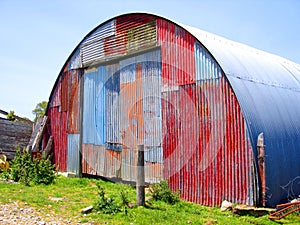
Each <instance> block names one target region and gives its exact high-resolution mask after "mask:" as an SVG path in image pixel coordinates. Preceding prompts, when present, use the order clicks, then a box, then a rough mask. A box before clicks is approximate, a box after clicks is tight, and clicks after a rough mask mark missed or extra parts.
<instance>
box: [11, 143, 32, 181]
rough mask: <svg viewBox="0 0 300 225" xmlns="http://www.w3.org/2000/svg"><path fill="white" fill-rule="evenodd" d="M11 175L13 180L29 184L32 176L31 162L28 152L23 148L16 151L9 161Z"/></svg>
mask: <svg viewBox="0 0 300 225" xmlns="http://www.w3.org/2000/svg"><path fill="white" fill-rule="evenodd" d="M11 176H12V179H13V181H16V182H19V181H20V182H21V183H23V184H25V185H26V186H29V184H30V181H31V180H32V178H33V162H32V160H31V156H30V154H29V153H28V152H27V151H26V150H25V149H24V150H23V152H21V151H20V150H19V149H18V150H17V151H16V156H15V158H14V159H13V160H12V162H11Z"/></svg>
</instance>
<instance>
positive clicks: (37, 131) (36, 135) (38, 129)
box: [26, 116, 48, 152]
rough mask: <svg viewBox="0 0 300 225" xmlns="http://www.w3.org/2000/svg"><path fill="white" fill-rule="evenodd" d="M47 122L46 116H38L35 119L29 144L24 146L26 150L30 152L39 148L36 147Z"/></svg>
mask: <svg viewBox="0 0 300 225" xmlns="http://www.w3.org/2000/svg"><path fill="white" fill-rule="evenodd" d="M47 122H48V116H44V117H40V118H39V119H38V120H37V123H36V124H35V126H34V130H33V132H32V135H31V138H30V141H29V144H28V145H27V148H26V150H27V151H29V152H31V151H38V150H39V149H38V148H39V145H40V142H41V140H42V137H43V134H44V132H45V129H46V124H47Z"/></svg>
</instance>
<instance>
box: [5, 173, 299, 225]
mask: <svg viewBox="0 0 300 225" xmlns="http://www.w3.org/2000/svg"><path fill="white" fill-rule="evenodd" d="M96 182H99V183H100V184H101V186H102V187H104V189H105V193H106V195H107V196H109V197H111V198H114V199H115V201H116V202H117V203H119V202H120V201H121V198H120V193H121V190H123V191H125V192H126V193H127V196H128V198H129V200H130V202H135V198H136V193H135V189H134V188H133V187H131V186H128V185H124V184H119V183H118V184H114V183H111V182H105V181H102V180H95V179H88V178H81V179H79V178H65V177H59V178H58V179H57V180H56V182H55V183H54V184H51V185H48V186H46V185H34V186H30V187H26V186H24V185H22V184H2V183H0V203H1V204H6V203H12V202H18V204H19V205H20V206H22V205H25V204H26V205H28V206H31V207H34V208H36V209H37V210H38V209H39V210H40V212H41V215H43V214H44V215H45V214H50V215H52V214H53V213H55V215H56V216H57V217H60V218H65V219H67V218H72V221H77V222H82V223H83V222H95V223H104V222H106V223H108V224H130V223H133V224H147V225H148V224H172V225H175V224H207V225H208V224H230V225H235V224H249V225H250V224H266V225H267V224H270V225H271V224H279V223H284V224H297V223H299V222H300V220H299V215H298V214H296V213H294V214H292V215H290V216H288V217H286V218H285V219H282V220H280V221H279V222H274V221H270V220H269V219H268V218H267V216H263V217H257V218H256V217H252V216H240V217H237V216H235V215H233V214H232V212H228V211H227V212H220V209H219V208H218V207H205V206H201V205H197V204H193V203H189V202H183V201H180V202H179V203H177V204H175V205H168V204H166V203H164V202H160V201H154V200H150V201H148V202H147V204H146V207H134V208H132V209H129V210H128V213H127V215H126V214H125V213H124V212H120V213H117V214H115V215H107V214H102V213H101V212H94V211H93V212H92V213H90V214H87V215H82V214H81V209H83V208H85V207H87V206H90V205H93V203H94V201H95V200H96V198H97V190H98V189H97V186H96ZM50 198H52V199H53V198H62V199H61V200H58V201H53V200H51V199H50Z"/></svg>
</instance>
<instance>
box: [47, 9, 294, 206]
mask: <svg viewBox="0 0 300 225" xmlns="http://www.w3.org/2000/svg"><path fill="white" fill-rule="evenodd" d="M184 28H185V29H186V30H185V29H184ZM191 34H193V35H194V36H193V35H191ZM196 38H197V40H196ZM200 41H201V43H200ZM211 53H212V54H211ZM82 66H83V67H84V68H85V72H84V82H83V83H81V85H80V82H79V81H80V79H79V78H78V76H77V78H78V80H76V75H74V72H72V70H74V69H78V68H80V67H82ZM299 71H300V66H299V65H296V64H293V63H288V62H286V61H284V60H281V59H279V58H277V57H274V56H271V55H269V54H265V53H262V52H260V51H257V50H255V49H251V48H249V47H246V46H243V45H238V44H236V43H233V42H230V41H228V40H224V39H222V38H219V37H216V36H214V35H211V34H208V33H206V32H202V31H200V30H198V29H194V28H191V27H187V26H184V25H182V26H179V25H177V24H175V23H173V22H171V21H168V20H166V19H164V18H160V17H156V16H152V15H148V14H129V15H124V16H119V17H116V18H114V19H111V20H109V21H108V22H105V23H103V24H101V25H100V26H98V27H97V28H96V29H95V30H93V31H92V32H91V33H90V34H89V35H87V36H86V37H85V38H84V39H83V41H82V42H81V43H80V44H79V45H78V47H77V48H76V49H75V50H74V52H73V54H72V55H71V56H70V57H69V60H68V61H67V63H66V64H65V66H64V67H63V70H62V72H61V74H60V76H59V78H58V79H57V82H56V85H55V88H54V89H53V91H52V94H51V97H50V100H49V108H48V112H47V114H48V115H50V116H49V118H50V125H49V127H50V128H51V129H53V132H52V130H51V129H49V130H48V133H49V135H54V140H55V144H54V145H55V161H56V163H57V164H58V165H60V166H61V167H62V168H63V169H65V168H66V162H60V161H59V160H67V157H66V152H67V150H66V146H67V144H66V143H67V138H66V137H67V135H74V134H80V135H82V146H79V147H80V148H82V156H83V158H82V170H83V171H82V172H83V173H87V174H95V175H100V176H105V177H110V178H114V177H115V178H121V179H123V180H127V181H135V179H136V177H135V175H136V174H135V172H136V168H135V165H136V145H137V144H144V145H145V165H146V168H145V171H146V181H147V182H157V181H159V180H160V179H168V180H169V185H170V187H171V189H172V190H174V191H176V190H178V189H180V190H181V197H182V198H183V199H185V200H188V201H193V202H198V203H201V204H205V205H218V204H220V201H222V200H223V199H227V200H229V201H232V202H236V203H243V204H250V205H254V204H257V203H258V202H259V196H260V194H261V193H260V190H261V183H260V180H261V179H260V175H259V173H258V170H257V151H256V140H257V136H258V134H259V133H260V132H264V134H265V145H266V147H265V155H266V167H265V176H266V177H265V178H266V190H267V193H266V205H269V206H271V205H274V204H275V203H276V202H278V201H281V200H282V199H283V198H284V197H285V196H291V195H292V194H293V193H291V192H290V190H296V192H295V193H298V194H299V187H298V186H295V183H297V179H299V177H298V176H299V174H298V171H299V165H300V164H299V163H296V161H295V160H296V159H297V157H298V156H299V154H298V153H297V152H299V151H297V149H298V148H297V146H299V141H298V140H299V138H297V137H298V136H299V134H300V132H299V129H298V127H299V124H300V122H299V120H298V117H297V115H298V114H300V112H299V109H300V108H299V107H298V108H297V107H295V106H296V105H297V104H296V103H297V102H298V99H299V93H300V91H299V90H300V88H299V82H297V81H299V80H300V75H299ZM76 73H78V71H76ZM73 77H74V79H73ZM80 86H82V87H83V88H82V89H83V91H82V92H79V91H78V90H79V89H80V88H79V87H80ZM70 93H73V94H70ZM80 93H81V94H80ZM77 96H78V98H77ZM74 99H75V100H74ZM274 99H279V100H278V101H276V102H274ZM82 100H83V102H82ZM73 101H75V102H74V104H73V103H72V102H73ZM80 105H82V106H83V114H80V112H79V111H81V109H80V107H79V106H80ZM78 109H79V110H78ZM77 112H78V113H77ZM81 117H82V120H80V119H79V118H81ZM51 120H52V121H51ZM66 121H67V122H66ZM81 123H82V127H83V130H81V131H80V126H78V125H80V124H81ZM287 137H288V138H287ZM70 138H71V136H70ZM79 140H81V139H80V138H79ZM70 146H71V144H70ZM80 148H79V149H80ZM72 149H73V148H72ZM285 149H289V151H288V152H287V151H286V150H285ZM69 153H70V154H71V152H69ZM69 153H68V155H69ZM69 157H71V156H69ZM291 157H292V158H291ZM298 158H299V157H298ZM282 159H283V160H284V165H286V166H285V167H284V169H282V170H280V171H278V168H277V165H278V162H279V161H281V160H282ZM290 162H293V163H290ZM287 171H289V172H288V173H287ZM290 171H292V172H290ZM287 174H288V175H287Z"/></svg>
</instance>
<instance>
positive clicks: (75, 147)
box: [67, 134, 80, 176]
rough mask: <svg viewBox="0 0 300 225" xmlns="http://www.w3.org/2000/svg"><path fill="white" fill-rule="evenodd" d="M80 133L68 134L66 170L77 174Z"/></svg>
mask: <svg viewBox="0 0 300 225" xmlns="http://www.w3.org/2000/svg"><path fill="white" fill-rule="evenodd" d="M79 143H80V135H79V134H68V155H67V160H68V162H67V171H68V172H71V173H75V174H76V175H77V176H78V175H79V172H80V171H79V163H80V161H79V158H80V157H79V150H80V146H79Z"/></svg>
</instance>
